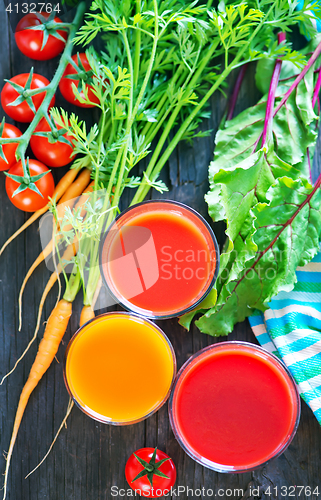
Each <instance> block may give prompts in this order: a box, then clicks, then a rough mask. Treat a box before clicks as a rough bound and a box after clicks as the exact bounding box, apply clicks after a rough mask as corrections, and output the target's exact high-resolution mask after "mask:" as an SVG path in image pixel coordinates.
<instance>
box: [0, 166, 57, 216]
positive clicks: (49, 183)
mask: <svg viewBox="0 0 321 500" xmlns="http://www.w3.org/2000/svg"><path fill="white" fill-rule="evenodd" d="M29 172H30V175H31V176H38V175H39V174H42V173H44V172H48V173H47V174H46V175H44V176H43V177H41V179H40V180H38V181H37V182H35V185H36V187H37V188H38V190H39V191H40V193H41V195H42V196H40V194H38V193H36V192H35V191H32V190H31V189H29V188H27V189H25V190H24V191H22V192H20V193H18V194H16V195H15V196H13V197H12V195H13V194H14V192H15V191H16V189H17V188H18V187H19V183H18V182H16V181H14V180H13V179H11V178H10V177H6V192H7V195H8V196H9V199H10V201H11V202H12V203H13V204H14V205H15V206H16V207H17V208H20V210H24V211H25V212H35V211H36V210H39V209H40V208H43V207H44V206H45V205H46V204H47V203H48V196H50V197H51V196H52V195H53V192H54V189H55V183H54V179H53V176H52V173H51V172H50V170H49V169H48V168H47V167H46V166H45V165H44V164H43V163H41V162H40V161H37V160H29ZM8 174H10V175H18V176H21V177H23V175H24V172H23V167H22V163H21V161H18V163H16V164H15V165H13V166H12V167H11V168H10V170H9V172H8Z"/></svg>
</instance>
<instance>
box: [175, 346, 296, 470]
mask: <svg viewBox="0 0 321 500" xmlns="http://www.w3.org/2000/svg"><path fill="white" fill-rule="evenodd" d="M169 417H170V422H171V426H172V429H173V432H174V435H175V437H176V439H177V441H178V442H179V444H180V445H181V447H182V448H183V449H184V451H185V452H186V453H187V454H188V455H189V456H190V457H191V458H193V459H194V460H195V461H196V462H198V463H200V464H201V465H204V466H205V467H208V468H209V469H212V470H215V471H217V472H246V471H250V470H254V469H256V468H258V467H260V466H262V465H264V464H265V463H266V462H268V461H269V460H270V459H272V458H275V457H277V456H279V455H280V454H281V453H283V452H284V450H285V449H286V448H287V447H288V445H289V444H290V442H291V441H292V439H293V437H294V435H295V432H296V430H297V427H298V424H299V418H300V397H299V394H298V390H297V387H296V384H295V382H294V380H293V378H292V376H291V374H290V372H289V370H288V369H287V367H286V366H285V365H284V364H283V363H282V362H281V361H280V360H279V359H278V358H277V357H276V356H274V355H273V354H270V353H268V352H267V351H266V350H265V349H262V348H261V347H259V346H256V345H254V344H250V343H247V342H234V341H231V342H221V343H217V344H214V345H211V346H208V347H206V348H204V349H202V350H201V351H199V352H197V353H196V354H194V355H193V356H191V357H190V358H189V359H188V360H187V362H186V363H185V364H184V365H183V366H182V368H181V369H180V370H179V372H178V375H177V377H176V380H175V384H174V387H173V390H172V393H171V396H170V400H169Z"/></svg>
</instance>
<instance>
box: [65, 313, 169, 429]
mask: <svg viewBox="0 0 321 500" xmlns="http://www.w3.org/2000/svg"><path fill="white" fill-rule="evenodd" d="M175 375H176V358H175V353H174V350H173V347H172V345H171V343H170V341H169V339H168V338H167V337H166V335H165V333H164V332H163V331H162V330H161V329H160V328H158V326H156V325H154V324H153V323H152V322H151V321H149V320H146V319H144V318H141V317H138V316H136V315H133V314H129V313H125V312H111V313H105V314H101V315H100V316H96V318H94V319H92V320H90V321H88V322H87V323H86V324H85V325H83V326H82V327H81V328H80V329H79V330H78V331H77V332H76V333H75V334H74V336H73V337H72V339H71V340H70V342H69V344H68V346H67V349H66V354H65V362H64V379H65V384H66V387H67V390H68V392H69V394H70V396H71V397H72V399H73V400H74V402H75V403H76V405H77V406H78V407H79V408H80V409H81V410H82V411H83V412H84V413H86V414H87V415H89V416H90V417H92V418H94V419H95V420H98V421H99V422H103V423H107V424H113V425H127V424H134V423H136V422H140V421H141V420H143V419H145V418H147V417H149V416H150V415H152V414H153V413H155V412H156V411H157V410H158V409H159V408H160V407H161V406H162V405H163V404H164V403H165V401H166V400H167V399H168V397H169V394H170V390H171V387H172V384H173V381H174V378H175Z"/></svg>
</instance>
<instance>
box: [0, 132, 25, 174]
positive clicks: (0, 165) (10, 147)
mask: <svg viewBox="0 0 321 500" xmlns="http://www.w3.org/2000/svg"><path fill="white" fill-rule="evenodd" d="M21 135H22V134H21V132H20V130H19V129H18V128H17V127H15V126H14V125H10V124H9V123H4V126H3V131H2V134H1V137H3V138H6V139H14V138H15V137H20V136H21ZM17 147H18V143H16V142H10V143H9V144H3V146H2V150H3V154H4V156H5V157H6V159H7V161H8V163H6V162H5V161H4V159H3V158H1V157H0V170H1V171H2V170H8V169H9V168H10V167H12V165H14V164H15V163H17V160H16V151H17Z"/></svg>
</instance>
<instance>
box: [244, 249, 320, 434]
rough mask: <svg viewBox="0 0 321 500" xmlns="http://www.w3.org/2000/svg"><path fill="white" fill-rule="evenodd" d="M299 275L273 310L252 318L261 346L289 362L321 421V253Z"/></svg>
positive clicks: (272, 307) (303, 396) (305, 397)
mask: <svg viewBox="0 0 321 500" xmlns="http://www.w3.org/2000/svg"><path fill="white" fill-rule="evenodd" d="M296 274H297V279H298V281H297V283H296V284H295V286H294V289H293V290H292V291H291V292H280V293H279V294H278V295H277V296H276V297H274V299H273V300H271V302H270V303H269V307H270V309H268V310H267V311H265V312H264V313H261V312H260V311H256V312H255V313H254V314H253V315H252V316H251V317H250V318H249V320H250V325H251V327H252V330H253V332H254V334H255V336H256V338H257V340H258V341H259V343H260V344H261V346H262V347H264V348H265V349H267V350H268V351H270V352H272V353H273V354H275V355H276V356H278V357H279V358H281V359H282V361H283V362H284V363H285V364H286V365H287V367H288V368H289V370H290V371H291V373H292V375H293V377H294V379H295V381H296V383H297V385H298V388H299V392H300V394H301V396H302V398H303V399H304V401H306V403H307V404H308V405H309V406H310V408H311V409H312V411H313V412H314V414H315V416H316V418H317V419H318V421H319V423H320V424H321V252H320V253H318V254H317V255H316V257H315V258H314V259H313V261H312V262H310V263H309V264H307V265H306V266H305V267H299V268H298V269H297V272H296Z"/></svg>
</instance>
